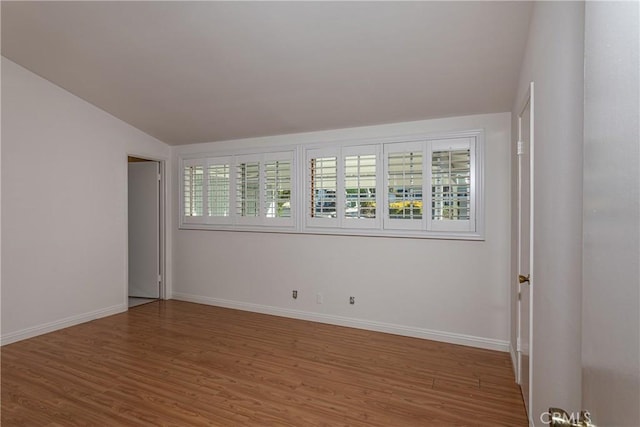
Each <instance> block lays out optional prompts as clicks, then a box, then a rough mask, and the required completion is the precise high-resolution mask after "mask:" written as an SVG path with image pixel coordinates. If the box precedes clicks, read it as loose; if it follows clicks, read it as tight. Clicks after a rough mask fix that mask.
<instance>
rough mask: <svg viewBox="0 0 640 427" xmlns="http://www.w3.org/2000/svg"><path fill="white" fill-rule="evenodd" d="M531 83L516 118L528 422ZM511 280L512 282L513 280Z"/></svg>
mask: <svg viewBox="0 0 640 427" xmlns="http://www.w3.org/2000/svg"><path fill="white" fill-rule="evenodd" d="M533 136H534V134H533V82H531V84H530V85H529V90H528V92H527V95H526V97H525V101H524V105H523V106H522V109H521V110H520V114H519V115H518V142H517V154H518V277H517V280H516V283H515V284H516V286H517V287H518V329H517V330H518V341H517V344H516V345H517V353H518V384H519V385H520V389H521V391H522V397H523V400H524V404H525V408H526V410H527V414H528V416H529V418H531V402H532V398H531V376H532V372H531V371H532V369H531V367H532V363H531V356H532V351H533V334H532V325H533V310H532V303H533V294H532V292H533V288H532V286H531V285H532V283H533V278H532V277H531V271H532V270H533V238H532V236H533V170H534V169H533V159H534V157H533V148H534V145H533V141H534V140H533ZM514 279H515V278H514Z"/></svg>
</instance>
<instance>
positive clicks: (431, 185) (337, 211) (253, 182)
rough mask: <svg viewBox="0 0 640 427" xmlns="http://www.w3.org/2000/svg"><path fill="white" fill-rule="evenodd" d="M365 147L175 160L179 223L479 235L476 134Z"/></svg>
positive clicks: (311, 230) (392, 141)
mask: <svg viewBox="0 0 640 427" xmlns="http://www.w3.org/2000/svg"><path fill="white" fill-rule="evenodd" d="M365 142H366V143H363V142H362V141H359V142H356V141H353V142H348V141H347V142H341V143H337V142H333V143H332V142H326V143H323V144H318V145H315V146H304V145H299V146H297V147H295V148H294V149H290V150H289V151H277V152H276V151H274V152H263V153H255V154H235V155H231V156H226V157H222V156H221V157H206V158H194V159H183V160H182V174H181V175H180V178H181V183H180V187H179V188H180V191H181V203H182V205H181V207H180V210H181V224H180V225H181V227H183V228H212V229H218V228H219V229H231V230H255V231H286V232H301V233H325V234H329V233H331V234H356V235H378V236H397V237H436V238H454V239H481V238H482V232H483V230H482V217H481V215H482V212H483V209H482V202H483V198H482V167H483V162H482V150H481V148H482V144H483V140H482V132H480V131H473V132H459V133H456V134H450V135H445V136H438V137H429V136H418V137H408V138H385V139H384V140H380V141H377V142H376V141H371V140H368V141H365ZM298 160H299V161H300V162H301V163H300V164H301V165H303V167H300V168H298V167H296V163H297V161H298ZM297 192H300V194H301V195H303V196H304V197H296V193H297Z"/></svg>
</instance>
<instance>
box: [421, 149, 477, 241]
mask: <svg viewBox="0 0 640 427" xmlns="http://www.w3.org/2000/svg"><path fill="white" fill-rule="evenodd" d="M475 146H476V144H475V138H455V139H453V138H452V139H444V140H434V141H430V142H429V164H428V170H429V174H430V176H431V191H430V192H429V193H430V194H429V198H430V205H431V214H430V215H429V218H428V219H427V221H428V225H429V228H430V229H431V230H433V231H474V230H475V203H474V201H475V194H474V193H475V191H474V189H475V178H474V175H475V166H474V163H475Z"/></svg>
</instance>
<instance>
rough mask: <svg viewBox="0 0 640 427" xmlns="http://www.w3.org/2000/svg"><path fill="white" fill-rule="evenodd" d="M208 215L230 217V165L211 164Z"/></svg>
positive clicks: (208, 183) (209, 170) (209, 169)
mask: <svg viewBox="0 0 640 427" xmlns="http://www.w3.org/2000/svg"><path fill="white" fill-rule="evenodd" d="M207 185H208V192H207V196H208V207H209V209H208V215H209V216H212V217H228V216H229V215H230V212H229V165H228V164H210V165H209V168H208V182H207Z"/></svg>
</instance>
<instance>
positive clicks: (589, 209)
mask: <svg viewBox="0 0 640 427" xmlns="http://www.w3.org/2000/svg"><path fill="white" fill-rule="evenodd" d="M639 22H640V16H639V7H638V3H637V2H587V4H586V10H585V122H584V136H585V145H584V263H583V265H584V267H583V272H584V273H583V275H584V285H583V286H584V287H583V296H582V297H583V298H582V301H583V307H582V366H583V371H582V374H583V377H582V381H583V393H582V398H583V407H584V408H585V409H588V410H589V411H590V412H591V413H592V415H593V417H594V421H595V423H596V424H597V425H603V426H637V425H638V424H639V423H640V405H638V403H639V402H640V330H639V329H640V279H639V278H640V267H639V266H640V248H639V239H640V206H639V204H638V203H639V200H640V188H639V187H640V170H639V167H638V165H639V164H640V141H639V138H640V126H639V124H638V120H639V115H640V109H639V105H638V103H639V99H640V92H639V90H640V85H639V82H638V80H639V73H640V71H639V70H640V62H639V56H638V49H639V48H638V45H639V43H640V38H639V36H640V35H639V33H638V27H639V25H638V24H639Z"/></svg>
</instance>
